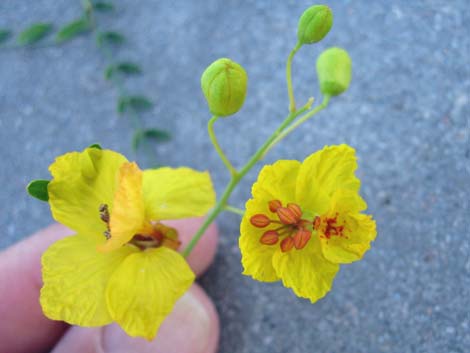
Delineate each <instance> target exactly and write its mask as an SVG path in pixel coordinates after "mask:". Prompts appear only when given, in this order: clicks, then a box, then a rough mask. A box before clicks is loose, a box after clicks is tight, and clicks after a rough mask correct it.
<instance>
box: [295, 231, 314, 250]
mask: <svg viewBox="0 0 470 353" xmlns="http://www.w3.org/2000/svg"><path fill="white" fill-rule="evenodd" d="M311 237H312V233H311V232H310V231H308V230H306V229H299V230H298V231H297V233H296V234H295V235H294V246H295V248H296V249H297V250H300V249H303V248H304V247H305V245H307V243H308V241H309V240H310V238H311Z"/></svg>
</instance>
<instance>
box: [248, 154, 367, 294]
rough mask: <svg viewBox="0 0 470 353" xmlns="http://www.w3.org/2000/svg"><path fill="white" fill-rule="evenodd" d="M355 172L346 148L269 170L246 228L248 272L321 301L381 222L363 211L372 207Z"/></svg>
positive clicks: (257, 185) (261, 179)
mask: <svg viewBox="0 0 470 353" xmlns="http://www.w3.org/2000/svg"><path fill="white" fill-rule="evenodd" d="M356 168H357V164H356V157H355V151H354V149H353V148H351V147H349V146H346V145H340V146H331V147H325V148H324V149H323V150H322V151H319V152H317V153H314V154H312V155H310V156H309V157H307V158H306V159H305V160H304V162H303V163H300V162H298V161H289V160H281V161H277V162H276V163H274V164H273V165H268V166H265V167H264V168H263V169H262V170H261V172H260V174H259V176H258V180H257V182H256V183H255V184H254V185H253V189H252V195H253V198H252V199H250V200H248V202H247V203H246V212H245V215H244V217H243V220H242V223H241V227H240V233H241V236H240V240H239V244H240V249H241V253H242V264H243V267H244V272H243V273H244V274H245V275H249V276H251V277H253V278H254V279H256V280H259V281H263V282H274V281H278V280H282V282H283V284H284V286H286V287H289V288H292V289H293V290H294V292H295V294H297V295H298V296H300V297H303V298H308V299H310V301H311V302H312V303H313V302H315V301H317V300H318V299H320V298H322V297H323V296H324V295H325V294H326V293H327V292H328V291H329V290H330V288H331V286H332V283H333V279H334V277H335V276H336V273H337V272H338V270H339V264H341V263H350V262H353V261H356V260H359V259H361V258H362V256H363V255H364V253H365V252H366V251H367V250H368V249H369V248H370V242H371V241H372V240H374V239H375V236H376V229H375V221H374V220H372V218H371V216H368V215H365V214H362V213H360V212H361V211H363V210H365V209H366V208H367V205H366V203H365V202H364V200H363V199H362V198H361V196H359V187H360V181H359V180H358V179H357V178H356V177H355V175H354V171H355V170H356Z"/></svg>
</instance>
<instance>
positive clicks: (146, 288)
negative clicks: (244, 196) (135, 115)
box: [40, 148, 215, 339]
mask: <svg viewBox="0 0 470 353" xmlns="http://www.w3.org/2000/svg"><path fill="white" fill-rule="evenodd" d="M49 169H50V172H51V174H52V176H53V179H52V181H51V182H50V183H49V185H48V194H49V204H50V207H51V211H52V215H53V217H54V218H55V219H56V220H57V221H58V222H60V223H62V224H64V225H66V226H67V227H69V228H71V229H73V230H75V231H76V232H77V234H76V235H73V236H70V237H66V238H64V239H62V240H59V241H58V242H56V243H54V244H53V245H52V246H51V247H50V248H49V249H48V250H47V251H46V252H45V253H44V255H43V257H42V273H43V282H44V285H43V287H42V289H41V297H40V302H41V306H42V308H43V311H44V313H45V315H46V316H47V317H49V318H51V319H54V320H63V321H66V322H68V323H70V324H74V325H80V326H102V325H106V324H109V323H111V322H113V321H115V322H117V323H118V324H119V325H120V326H121V327H122V328H123V329H124V330H125V331H126V332H127V333H128V334H129V335H131V336H143V337H145V338H147V339H152V338H153V337H154V336H155V335H156V333H157V330H158V327H159V326H160V324H161V323H162V321H163V320H164V318H165V317H166V316H167V315H168V314H169V313H170V312H171V311H172V309H173V306H174V304H175V302H176V301H177V300H178V298H179V297H181V296H182V295H183V294H184V293H185V292H186V291H187V290H188V288H189V287H190V286H191V284H192V283H193V281H194V277H195V276H194V273H193V272H192V271H191V269H190V268H189V266H188V264H187V262H186V261H185V260H184V258H183V257H182V256H181V255H180V254H179V253H178V252H176V251H175V249H176V248H177V247H178V245H179V241H178V239H177V233H176V232H175V231H174V230H173V229H172V228H169V227H166V226H165V225H164V224H163V223H161V222H160V221H162V220H165V219H177V218H183V217H190V216H202V215H204V214H205V213H206V212H207V210H208V209H210V208H211V207H213V205H214V203H215V194H214V191H213V188H212V184H211V180H210V176H209V174H208V173H207V172H197V171H194V170H192V169H189V168H177V169H172V168H160V169H155V170H145V171H141V170H140V169H139V168H138V166H137V164H135V163H130V162H128V161H127V160H126V159H125V157H123V156H122V155H120V154H118V153H116V152H113V151H110V150H101V149H98V148H87V149H85V150H84V151H83V152H81V153H79V152H72V153H67V154H65V155H63V156H60V157H58V158H57V159H56V161H55V162H54V163H53V164H52V165H51V166H50V168H49Z"/></svg>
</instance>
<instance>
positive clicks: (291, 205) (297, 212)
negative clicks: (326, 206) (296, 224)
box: [287, 203, 302, 219]
mask: <svg viewBox="0 0 470 353" xmlns="http://www.w3.org/2000/svg"><path fill="white" fill-rule="evenodd" d="M287 208H288V209H289V210H291V211H292V212H293V213H294V214H295V216H296V217H297V219H300V217H302V210H301V209H300V206H299V205H297V204H296V203H288V204H287Z"/></svg>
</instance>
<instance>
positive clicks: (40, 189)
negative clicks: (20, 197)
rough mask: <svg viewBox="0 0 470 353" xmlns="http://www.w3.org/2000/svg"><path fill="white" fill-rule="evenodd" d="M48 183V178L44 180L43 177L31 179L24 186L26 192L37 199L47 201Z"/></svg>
mask: <svg viewBox="0 0 470 353" xmlns="http://www.w3.org/2000/svg"><path fill="white" fill-rule="evenodd" d="M48 184H49V180H44V179H37V180H33V181H31V182H30V183H29V184H28V186H27V187H26V190H27V191H28V194H30V195H31V196H32V197H35V198H37V199H38V200H41V201H46V202H47V201H49V194H48V193H47V185H48Z"/></svg>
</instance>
